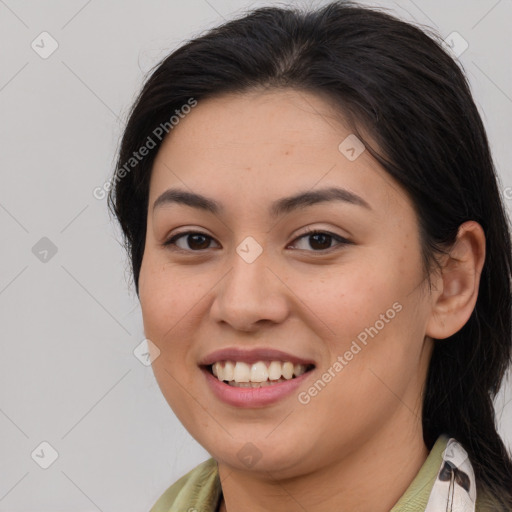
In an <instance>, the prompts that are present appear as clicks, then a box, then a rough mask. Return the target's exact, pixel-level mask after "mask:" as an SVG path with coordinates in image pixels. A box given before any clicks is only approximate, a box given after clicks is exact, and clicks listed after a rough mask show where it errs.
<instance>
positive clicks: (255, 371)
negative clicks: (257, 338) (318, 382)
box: [202, 360, 315, 388]
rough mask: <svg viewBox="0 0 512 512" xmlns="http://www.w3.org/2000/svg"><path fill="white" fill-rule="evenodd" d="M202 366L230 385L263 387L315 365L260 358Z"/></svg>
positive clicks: (280, 381)
mask: <svg viewBox="0 0 512 512" xmlns="http://www.w3.org/2000/svg"><path fill="white" fill-rule="evenodd" d="M202 368H203V369H204V370H206V371H207V372H209V373H210V374H211V375H213V376H214V377H216V378H217V380H219V381H220V382H224V383H225V384H228V385H229V386H233V387H238V388H261V387H265V386H273V385H276V384H279V383H282V382H286V381H289V380H293V379H296V378H297V377H300V376H301V375H304V374H305V373H308V372H310V371H312V370H313V369H314V368H315V365H314V364H301V363H293V362H292V361H281V360H260V361H255V362H253V363H246V362H244V361H233V360H224V361H216V362H215V363H213V364H209V365H202Z"/></svg>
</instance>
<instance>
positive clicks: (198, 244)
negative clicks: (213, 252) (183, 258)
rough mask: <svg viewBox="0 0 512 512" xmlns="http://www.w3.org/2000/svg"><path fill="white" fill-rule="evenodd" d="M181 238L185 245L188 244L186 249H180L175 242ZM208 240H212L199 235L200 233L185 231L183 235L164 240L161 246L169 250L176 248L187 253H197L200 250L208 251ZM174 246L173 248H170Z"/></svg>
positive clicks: (204, 235) (209, 237) (203, 234)
mask: <svg viewBox="0 0 512 512" xmlns="http://www.w3.org/2000/svg"><path fill="white" fill-rule="evenodd" d="M181 238H185V240H186V242H185V245H187V244H188V246H189V247H188V248H187V247H181V246H180V245H178V244H177V243H176V242H177V241H178V240H180V239H181ZM210 240H213V238H212V237H211V236H209V235H206V234H205V233H201V232H200V231H185V232H183V233H178V234H177V235H174V236H173V237H171V238H169V240H166V241H165V242H164V243H163V245H164V246H165V247H170V248H171V249H175V248H177V249H178V250H183V251H189V252H199V251H201V250H205V249H209V247H208V246H209V243H210ZM171 246H174V247H171Z"/></svg>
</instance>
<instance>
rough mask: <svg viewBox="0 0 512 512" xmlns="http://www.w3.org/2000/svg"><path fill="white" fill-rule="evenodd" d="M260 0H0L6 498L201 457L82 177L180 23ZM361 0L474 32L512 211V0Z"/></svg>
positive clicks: (103, 490) (142, 496)
mask: <svg viewBox="0 0 512 512" xmlns="http://www.w3.org/2000/svg"><path fill="white" fill-rule="evenodd" d="M271 3H272V2H252V3H250V2H246V1H243V0H239V1H236V0H190V1H188V2H187V3H185V2H182V1H167V2H165V1H163V0H150V1H145V2H142V1H141V2H135V1H124V2H122V1H120V0H109V1H99V0H92V1H91V0H89V1H84V0H73V1H67V2H64V1H60V2H59V1H46V2H28V1H22V0H18V1H16V0H5V1H3V0H0V43H1V44H0V52H1V53H0V140H1V151H0V173H1V174H0V176H1V181H0V183H1V188H0V230H1V231H0V232H1V252H0V321H1V336H2V345H1V348H2V351H1V354H2V357H1V359H0V511H2V512H6V511H9V512H17V511H23V512H26V511H37V512H42V511H52V512H56V511H80V512H85V511H97V510H100V511H103V512H107V511H112V512H114V511H123V512H132V511H133V512H135V511H148V510H149V509H150V507H151V506H152V505H153V503H154V502H155V500H156V499H157V498H158V497H159V496H160V495H161V493H162V492H163V491H164V489H165V488H167V487H168V486H169V485H170V484H171V483H172V482H174V481H175V480H176V479H177V478H178V477H179V476H181V475H183V474H184V473H185V472H186V471H188V470H189V469H191V468H193V467H194V466H195V465H196V464H198V463H199V462H201V461H202V460H205V459H206V458H207V457H208V454H207V453H206V451H205V450H203V449H202V448H201V447H200V446H198V444H197V443H196V442H195V441H194V440H193V439H192V438H191V437H190V436H189V435H188V433H187V432H186V431H185V430H184V428H183V427H182V426H181V425H180V424H179V422H178V421H177V420H176V418H175V417H174V415H173V413H172V411H171V410H170V408H169V407H168V405H167V403H166V401H165V399H164V398H163V396H162V395H161V393H160V390H159V388H158V385H157V383H156V381H155V379H154V377H153V373H152V370H151V367H146V366H144V365H143V364H142V363H141V362H140V361H139V360H138V359H137V358H136V357H135V356H134V354H133V351H134V349H135V348H136V347H137V346H138V345H139V344H140V342H141V341H142V340H143V339H144V334H143V330H142V322H141V315H140V308H139V306H138V302H137V300H136V297H135V294H134V292H133V290H132V289H131V288H130V286H129V273H128V271H127V269H128V267H127V259H126V257H125V254H124V252H123V250H122V247H121V246H120V244H119V240H120V236H119V232H118V231H117V228H116V227H115V226H113V225H112V223H111V221H110V219H109V216H108V214H107V210H106V200H97V199H95V198H94V197H93V195H92V190H93V189H94V188H95V187H97V186H101V185H102V184H103V183H104V182H105V180H107V179H108V178H109V176H110V174H111V172H112V169H113V165H114V157H115V151H116V148H117V144H118V141H119V137H120V134H121V130H122V127H123V123H124V121H125V120H126V115H127V111H128V108H129V107H130V105H131V103H132V101H133V100H134V98H135V95H136V94H137V93H138V91H139V88H140V86H141V84H142V80H143V78H144V73H145V72H147V71H148V70H149V69H150V67H151V66H152V65H154V64H155V63H156V62H157V61H158V60H159V59H160V58H162V57H163V56H164V55H165V54H167V53H168V52H169V51H171V50H172V49H174V48H175V47H177V46H178V45H179V44H180V43H181V42H182V41H183V40H184V39H186V38H188V37H191V36H193V35H196V34H198V33H199V32H200V31H202V30H204V29H206V28H209V27H211V26H213V25H216V24H218V23H219V22H221V21H222V20H223V18H229V17H230V16H231V15H232V14H234V13H236V12H238V11H241V10H242V9H244V8H247V7H251V6H260V5H268V4H271ZM323 3H326V2H322V1H317V2H314V3H313V5H321V4H323ZM368 3H369V2H368ZM301 5H305V4H304V3H301ZM372 5H381V6H385V7H388V8H390V9H392V10H393V12H395V13H396V14H398V15H399V16H400V17H402V18H404V19H407V20H409V21H414V22H416V23H421V24H426V25H428V26H431V27H433V28H435V29H437V30H438V32H439V33H440V34H441V35H442V37H446V36H448V34H450V33H452V32H453V31H457V32H459V33H460V34H461V35H462V36H463V37H464V39H465V40H467V42H468V43H469V48H468V49H467V50H466V51H465V52H464V53H463V54H462V55H461V56H460V61H461V62H462V64H463V66H464V67H465V69H466V71H467V73H468V76H469V79H470V81H471V85H472V89H473V92H474V96H475V98H476V102H477V104H478V106H479V109H480V112H481V114H482V116H483V119H484V122H485V124H486V127H487V130H488V135H489V138H490V142H491V146H492V150H493V153H494V157H495V161H496V165H497V168H498V170H499V173H500V176H501V181H502V184H501V188H502V192H503V193H504V195H506V197H507V208H508V209H509V213H510V208H511V203H512V174H511V162H512V152H511V146H512V145H511V144H510V134H511V129H512V124H511V121H510V119H511V118H512V87H511V66H510V51H511V50H510V49H511V48H512V36H511V30H510V20H511V19H512V2H511V1H510V0H500V1H496V0H478V1H476V0H471V1H468V0H458V1H454V0H448V1H447V0H433V1H426V0H416V1H411V0H400V1H397V2H393V1H391V2H373V3H372ZM43 31H47V32H49V33H50V34H51V36H52V37H53V38H54V39H55V40H56V41H57V42H58V45H59V47H58V49H57V50H56V51H55V52H54V53H53V54H52V55H51V56H50V57H48V58H47V59H43V58H41V57H40V56H39V54H38V53H36V52H35V51H34V50H33V49H32V47H31V43H32V41H33V40H35V39H36V38H37V37H38V36H39V34H40V33H41V32H43ZM37 41H38V39H36V42H37ZM40 44H41V43H40ZM46 48H48V46H46ZM42 237H47V238H49V239H50V240H51V241H52V242H53V244H55V246H56V247H57V253H56V254H55V255H54V256H53V257H51V253H49V254H48V256H47V261H46V262H43V261H40V259H39V258H38V257H36V255H35V254H34V253H33V252H32V248H33V246H34V245H35V244H36V243H37V242H38V241H39V240H40V239H41V238H42ZM36 252H37V251H36ZM39 257H43V254H39ZM511 400H512V390H511V387H510V385H508V387H507V388H506V389H504V390H502V393H501V394H500V396H499V399H498V400H497V404H496V408H497V411H498V417H499V420H500V431H501V433H502V435H503V436H504V438H505V440H506V442H507V444H508V446H511V447H512V405H511V404H512V401H511ZM43 441H46V442H48V443H49V444H50V445H51V446H52V447H53V448H54V449H55V450H56V451H57V453H58V458H57V460H56V461H55V462H54V463H53V464H52V465H51V466H50V467H49V468H48V469H42V468H41V467H40V466H39V465H38V464H37V463H36V460H39V461H41V460H42V459H43V458H44V457H48V456H49V454H50V451H49V450H48V449H47V448H45V447H44V446H43V447H42V448H41V447H40V443H42V442H43ZM36 449H38V450H39V451H38V450H36ZM34 450H36V454H37V453H39V459H38V458H37V456H36V455H34V458H32V456H31V454H32V453H33V452H34ZM41 450H43V451H41ZM43 454H44V455H43Z"/></svg>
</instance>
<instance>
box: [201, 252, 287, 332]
mask: <svg viewBox="0 0 512 512" xmlns="http://www.w3.org/2000/svg"><path fill="white" fill-rule="evenodd" d="M241 254H242V253H241ZM230 263H232V265H231V269H230V270H229V271H228V272H227V274H225V276H224V278H223V279H221V281H220V282H219V283H218V285H217V286H216V287H215V290H216V295H215V298H214V301H213V303H212V305H211V310H210V314H211V316H212V318H213V320H214V321H216V322H219V323H225V324H229V325H230V326H231V327H232V328H233V329H236V330H238V331H244V332H252V331H255V330H257V329H259V328H261V327H262V326H263V325H265V324H269V325H270V324H279V323H281V322H283V321H284V320H285V319H286V318H287V316H288V315H289V303H290V302H289V298H288V294H289V288H288V287H287V285H286V284H285V283H284V276H281V275H279V274H280V273H279V270H278V269H277V270H276V269H274V268H271V267H272V264H271V262H270V261H269V258H268V257H267V254H266V252H265V251H263V252H262V253H261V254H260V255H259V256H258V257H257V258H256V259H255V260H254V261H252V262H251V261H250V259H246V258H244V257H243V254H242V256H241V255H240V254H239V253H237V252H234V253H233V255H232V257H231V261H230Z"/></svg>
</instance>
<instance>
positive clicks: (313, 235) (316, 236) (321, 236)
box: [294, 229, 352, 252]
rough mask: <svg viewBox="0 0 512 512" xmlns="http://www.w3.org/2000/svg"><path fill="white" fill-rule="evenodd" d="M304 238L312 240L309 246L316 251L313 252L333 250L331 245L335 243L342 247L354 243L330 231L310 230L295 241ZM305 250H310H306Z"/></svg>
mask: <svg viewBox="0 0 512 512" xmlns="http://www.w3.org/2000/svg"><path fill="white" fill-rule="evenodd" d="M303 238H304V239H307V238H309V239H310V241H309V246H310V247H312V248H313V249H315V250H314V251H313V252H322V251H327V250H329V249H332V248H333V247H332V246H331V243H332V242H333V241H336V242H338V243H337V245H341V246H343V245H349V244H351V243H352V242H350V240H347V239H346V238H343V237H341V236H339V235H336V234H334V233H331V232H329V231H321V230H318V229H312V230H308V231H307V232H306V233H305V234H303V235H301V236H299V237H298V238H296V239H295V241H297V240H301V239H303ZM295 241H294V242H295ZM334 247H335V246H334ZM299 249H300V248H299ZM301 250H304V248H302V249H301ZM305 250H308V249H307V248H305Z"/></svg>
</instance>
